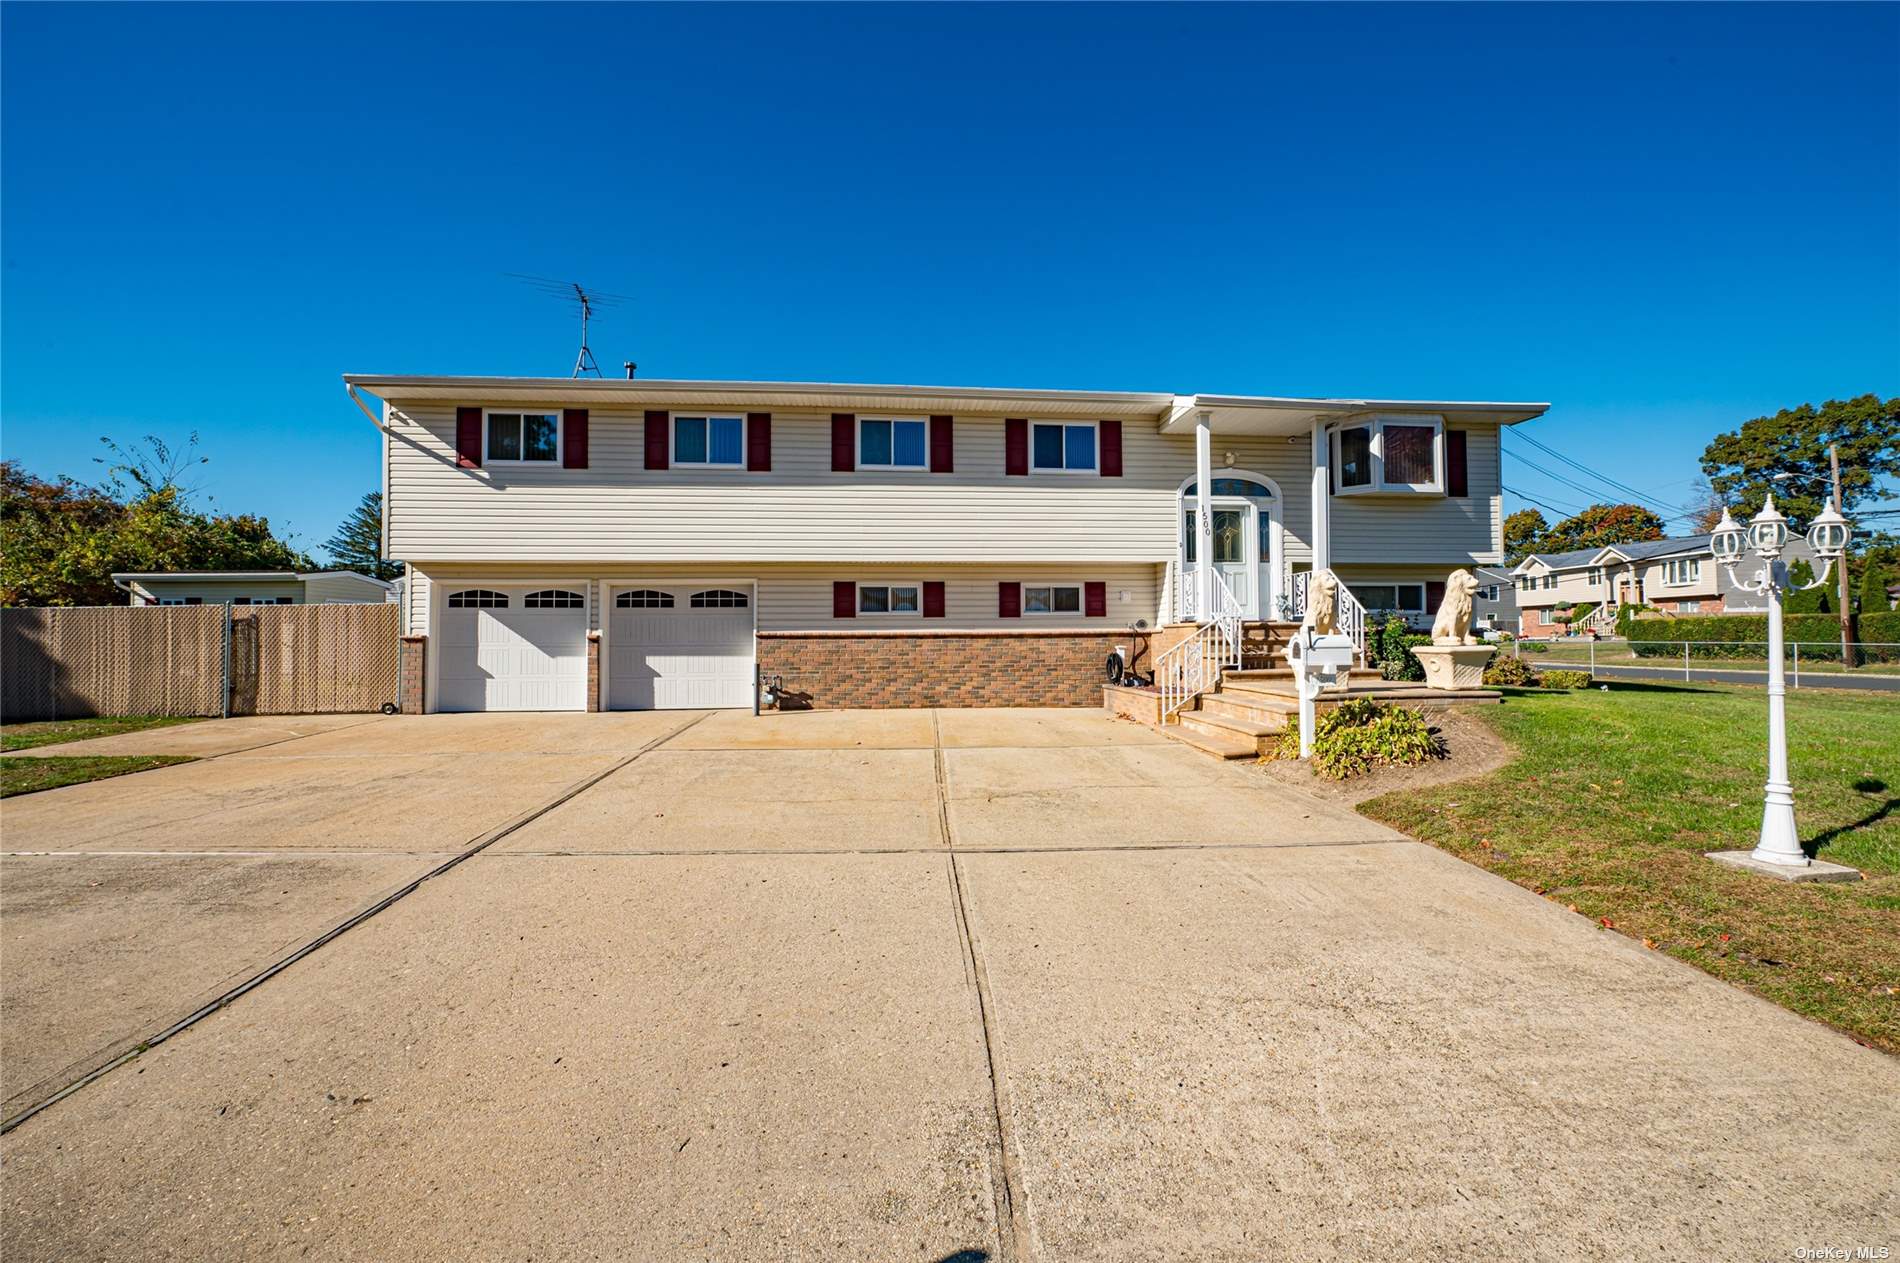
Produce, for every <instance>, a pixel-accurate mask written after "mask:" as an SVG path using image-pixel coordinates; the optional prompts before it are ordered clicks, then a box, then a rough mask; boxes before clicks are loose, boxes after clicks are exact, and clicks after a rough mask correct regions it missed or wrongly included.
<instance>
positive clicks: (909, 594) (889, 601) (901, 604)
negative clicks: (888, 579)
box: [858, 583, 924, 614]
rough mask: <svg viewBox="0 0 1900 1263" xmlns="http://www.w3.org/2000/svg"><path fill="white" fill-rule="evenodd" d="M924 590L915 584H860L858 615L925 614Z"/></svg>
mask: <svg viewBox="0 0 1900 1263" xmlns="http://www.w3.org/2000/svg"><path fill="white" fill-rule="evenodd" d="M923 608H924V607H923V588H922V587H921V586H920V585H918V584H915V583H860V584H859V585H858V613H860V614H919V613H922V612H923Z"/></svg>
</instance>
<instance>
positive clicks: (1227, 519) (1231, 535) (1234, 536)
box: [1182, 500, 1260, 618]
mask: <svg viewBox="0 0 1900 1263" xmlns="http://www.w3.org/2000/svg"><path fill="white" fill-rule="evenodd" d="M1195 512H1196V506H1195V504H1194V502H1193V501H1191V500H1190V501H1189V502H1188V504H1187V510H1186V512H1185V513H1184V514H1183V517H1184V519H1185V520H1184V521H1183V523H1182V530H1183V536H1182V538H1183V539H1184V540H1185V542H1186V548H1187V564H1186V565H1185V566H1184V567H1183V571H1182V572H1183V574H1185V575H1187V576H1190V578H1189V579H1188V581H1189V582H1193V580H1192V578H1191V576H1192V575H1193V573H1194V567H1195V566H1196V565H1197V564H1198V563H1197V561H1196V557H1197V556H1198V553H1199V535H1200V532H1199V531H1198V530H1197V529H1196V524H1195V521H1194V515H1195ZM1256 512H1257V510H1256V509H1255V508H1254V506H1253V505H1251V504H1238V505H1234V506H1232V507H1227V506H1223V505H1221V504H1219V503H1218V502H1217V503H1216V504H1215V506H1214V569H1215V570H1217V571H1219V572H1220V577H1221V578H1222V580H1224V581H1225V582H1226V584H1227V590H1228V591H1230V592H1232V593H1233V594H1234V600H1236V601H1238V602H1239V603H1240V609H1241V613H1242V614H1243V616H1244V617H1247V618H1258V617H1260V614H1259V608H1258V606H1257V605H1256V604H1255V602H1254V592H1255V588H1256V584H1255V583H1254V576H1255V574H1256V573H1257V572H1258V570H1259V565H1260V562H1259V559H1258V558H1257V557H1256V556H1255V555H1254V541H1255V539H1256V538H1257V537H1258V532H1257V531H1256V530H1254V529H1253V519H1254V515H1255V513H1256Z"/></svg>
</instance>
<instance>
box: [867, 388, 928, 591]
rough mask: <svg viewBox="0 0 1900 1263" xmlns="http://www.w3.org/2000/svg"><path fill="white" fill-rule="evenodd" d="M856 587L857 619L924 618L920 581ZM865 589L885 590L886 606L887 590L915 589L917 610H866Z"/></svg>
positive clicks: (886, 581)
mask: <svg viewBox="0 0 1900 1263" xmlns="http://www.w3.org/2000/svg"><path fill="white" fill-rule="evenodd" d="M883 419H884V418H882V417H878V418H876V420H879V421H882V420H883ZM878 468H880V469H881V468H883V466H881V465H880V466H878ZM856 587H857V603H858V604H857V609H858V617H859V618H922V617H923V616H924V581H923V580H922V579H872V580H870V581H868V582H866V581H862V580H860V581H859V582H858V583H857V584H856ZM866 588H884V589H886V596H885V604H886V605H888V604H890V597H889V589H891V588H916V589H917V608H916V609H913V610H892V609H883V610H867V609H865V608H864V590H865V589H866Z"/></svg>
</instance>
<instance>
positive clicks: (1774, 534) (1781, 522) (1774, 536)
mask: <svg viewBox="0 0 1900 1263" xmlns="http://www.w3.org/2000/svg"><path fill="white" fill-rule="evenodd" d="M1748 542H1749V543H1751V544H1753V545H1754V546H1755V555H1756V556H1758V557H1760V558H1761V559H1762V560H1764V561H1773V560H1774V559H1775V558H1777V557H1779V556H1781V550H1782V548H1783V547H1785V546H1786V545H1787V543H1788V519H1787V518H1785V517H1783V516H1781V510H1780V509H1777V508H1776V507H1775V497H1774V495H1773V494H1772V493H1770V494H1769V496H1768V498H1767V499H1766V500H1765V501H1763V503H1762V506H1761V512H1760V513H1757V514H1756V515H1755V516H1754V517H1752V518H1750V519H1749V520H1748Z"/></svg>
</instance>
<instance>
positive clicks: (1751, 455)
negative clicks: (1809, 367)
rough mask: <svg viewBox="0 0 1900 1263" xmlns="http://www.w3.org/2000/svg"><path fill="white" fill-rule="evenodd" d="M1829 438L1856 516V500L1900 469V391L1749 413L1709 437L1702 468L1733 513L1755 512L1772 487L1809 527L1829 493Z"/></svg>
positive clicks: (1847, 508) (1846, 509)
mask: <svg viewBox="0 0 1900 1263" xmlns="http://www.w3.org/2000/svg"><path fill="white" fill-rule="evenodd" d="M1829 444H1833V445H1834V446H1836V447H1838V448H1839V449H1840V456H1841V503H1842V509H1841V511H1842V512H1843V513H1845V514H1847V515H1848V516H1849V517H1852V516H1853V515H1854V506H1855V505H1857V504H1859V503H1860V502H1861V501H1863V500H1866V499H1867V498H1869V497H1870V496H1872V497H1876V498H1877V497H1878V495H1879V487H1878V484H1879V481H1880V480H1881V479H1882V478H1888V477H1892V476H1894V475H1895V474H1900V396H1895V397H1894V398H1892V399H1887V400H1882V399H1881V398H1880V396H1879V395H1872V394H1869V395H1860V396H1858V397H1856V398H1853V399H1848V400H1837V399H1830V400H1828V401H1827V402H1826V403H1824V404H1822V405H1821V406H1820V407H1819V408H1816V407H1815V406H1814V405H1813V404H1807V403H1804V404H1802V405H1801V406H1800V407H1798V408H1783V409H1782V410H1781V411H1780V412H1777V413H1776V414H1775V415H1774V416H1772V417H1756V418H1755V419H1754V420H1752V421H1745V422H1743V423H1742V426H1741V428H1740V429H1738V430H1736V431H1734V432H1733V433H1730V434H1720V435H1717V436H1716V438H1715V441H1714V442H1712V443H1710V444H1709V447H1708V450H1707V451H1705V452H1703V453H1702V472H1703V473H1705V474H1707V475H1708V476H1709V483H1710V485H1711V486H1712V487H1714V489H1715V493H1716V494H1717V495H1718V496H1721V497H1723V498H1724V499H1725V500H1727V501H1728V502H1729V503H1730V504H1731V505H1732V506H1734V508H1735V517H1736V520H1738V521H1745V520H1746V519H1747V518H1748V517H1750V516H1753V515H1754V514H1755V513H1756V512H1758V511H1759V510H1760V509H1761V506H1762V501H1763V500H1764V499H1765V498H1766V497H1767V495H1768V492H1769V491H1770V490H1771V489H1772V490H1773V491H1774V493H1775V503H1776V504H1777V505H1779V506H1780V508H1781V511H1782V512H1783V513H1785V514H1786V515H1787V516H1788V517H1789V518H1791V519H1793V521H1794V522H1795V523H1796V525H1797V526H1798V527H1799V528H1802V529H1805V528H1806V526H1807V524H1808V523H1809V522H1812V521H1813V520H1814V516H1815V514H1817V513H1819V512H1820V511H1821V506H1822V505H1823V504H1824V503H1825V502H1826V500H1827V497H1828V494H1829V482H1828V456H1827V449H1828V445H1829ZM1777 474H1787V475H1789V477H1787V478H1779V479H1778V478H1777V477H1776V475H1777Z"/></svg>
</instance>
